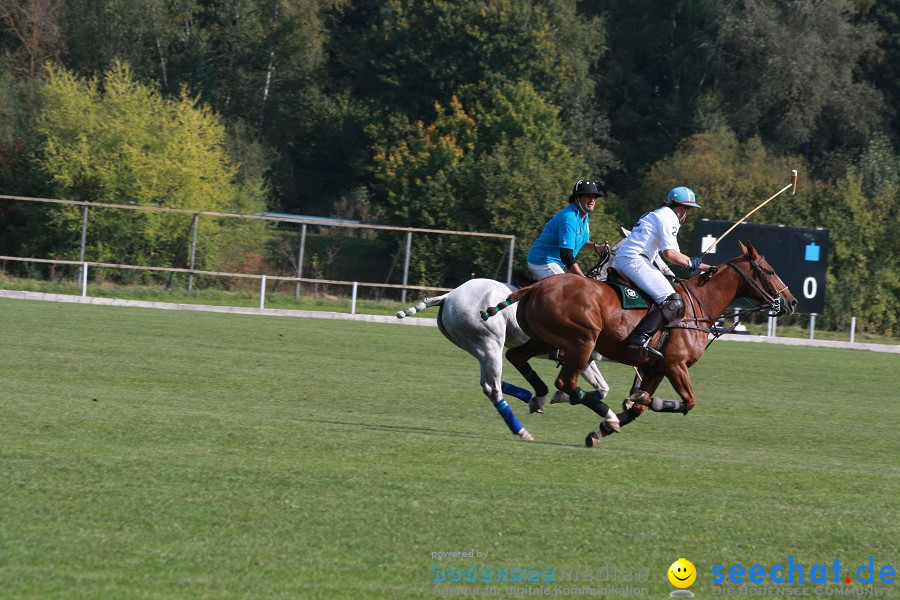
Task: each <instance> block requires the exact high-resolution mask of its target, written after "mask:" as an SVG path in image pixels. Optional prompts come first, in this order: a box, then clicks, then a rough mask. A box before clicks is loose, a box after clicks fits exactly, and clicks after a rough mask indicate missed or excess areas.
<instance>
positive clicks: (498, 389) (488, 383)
mask: <svg viewBox="0 0 900 600" xmlns="http://www.w3.org/2000/svg"><path fill="white" fill-rule="evenodd" d="M479 361H480V363H481V390H482V391H483V392H484V395H485V396H487V397H488V400H490V401H491V404H493V405H494V408H496V409H497V412H498V413H500V416H501V417H502V418H503V421H504V422H505V423H506V426H507V427H509V430H510V431H511V432H512V433H513V435H517V436H519V437H520V438H522V439H523V440H525V441H529V442H530V441H533V440H534V437H533V436H532V435H531V434H530V433H528V430H527V429H525V428H524V427H522V424H521V423H520V422H519V420H518V419H517V418H516V415H514V414H513V411H512V408H510V407H509V404H507V403H506V400H504V398H503V394H502V386H503V383H502V382H501V381H500V373H501V370H502V367H503V364H502V363H503V359H502V357H501V354H500V352H499V350H498V351H497V352H487V353H485V354H483V355H482V356H480V357H479Z"/></svg>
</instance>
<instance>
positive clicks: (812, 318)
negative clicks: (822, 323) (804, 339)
mask: <svg viewBox="0 0 900 600" xmlns="http://www.w3.org/2000/svg"><path fill="white" fill-rule="evenodd" d="M809 339H811V340H814V339H816V313H809Z"/></svg>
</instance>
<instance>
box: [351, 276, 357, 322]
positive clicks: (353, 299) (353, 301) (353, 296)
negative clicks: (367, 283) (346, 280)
mask: <svg viewBox="0 0 900 600" xmlns="http://www.w3.org/2000/svg"><path fill="white" fill-rule="evenodd" d="M356 288H357V285H356V282H355V281H354V282H353V292H352V293H351V294H350V314H351V315H355V314H356Z"/></svg>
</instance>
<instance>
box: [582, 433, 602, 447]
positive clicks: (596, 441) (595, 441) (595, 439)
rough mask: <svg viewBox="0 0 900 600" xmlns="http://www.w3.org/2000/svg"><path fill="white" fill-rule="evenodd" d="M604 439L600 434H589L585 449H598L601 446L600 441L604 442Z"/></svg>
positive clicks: (585, 441) (585, 439) (585, 440)
mask: <svg viewBox="0 0 900 600" xmlns="http://www.w3.org/2000/svg"><path fill="white" fill-rule="evenodd" d="M602 439H603V437H602V436H601V435H600V434H599V433H597V432H596V431H592V432H590V433H589V434H587V437H586V438H584V447H585V448H596V447H597V446H599V445H600V440H602Z"/></svg>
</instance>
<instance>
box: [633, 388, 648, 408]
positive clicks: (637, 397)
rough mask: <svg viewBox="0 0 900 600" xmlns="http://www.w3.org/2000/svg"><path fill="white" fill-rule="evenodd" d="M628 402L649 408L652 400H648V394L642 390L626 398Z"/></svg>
mask: <svg viewBox="0 0 900 600" xmlns="http://www.w3.org/2000/svg"><path fill="white" fill-rule="evenodd" d="M628 400H630V401H631V402H634V403H635V404H640V405H641V406H650V404H651V402H652V400H651V399H650V394H648V393H647V392H645V391H643V390H641V391H639V392H635V393H633V394H632V395H630V396H628Z"/></svg>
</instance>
